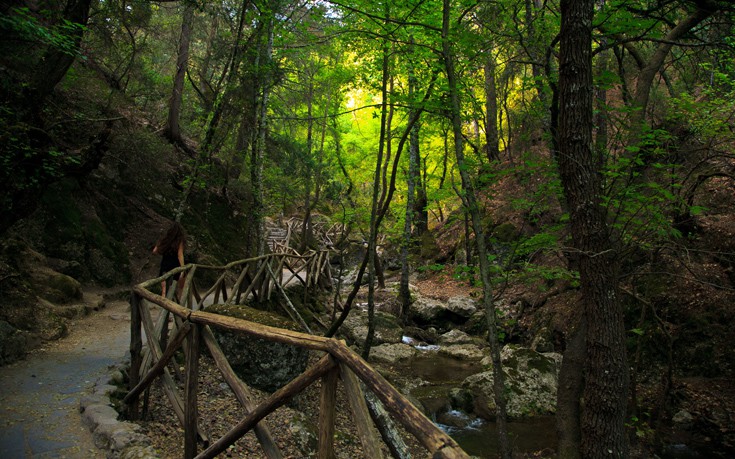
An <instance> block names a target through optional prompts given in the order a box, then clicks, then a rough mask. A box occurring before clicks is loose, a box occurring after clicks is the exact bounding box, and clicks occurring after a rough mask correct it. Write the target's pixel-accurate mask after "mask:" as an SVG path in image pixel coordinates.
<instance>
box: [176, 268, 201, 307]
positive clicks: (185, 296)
mask: <svg viewBox="0 0 735 459" xmlns="http://www.w3.org/2000/svg"><path fill="white" fill-rule="evenodd" d="M196 270H197V265H194V266H192V267H191V270H190V271H189V272H188V273H187V275H186V279H184V288H183V289H182V290H181V298H179V304H181V306H183V307H185V308H189V309H195V307H194V305H193V304H192V301H191V286H192V284H193V283H194V273H196Z"/></svg>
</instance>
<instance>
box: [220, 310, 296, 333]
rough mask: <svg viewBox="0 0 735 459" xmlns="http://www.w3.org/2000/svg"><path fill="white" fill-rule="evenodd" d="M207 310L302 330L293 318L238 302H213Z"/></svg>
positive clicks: (277, 326) (278, 326) (279, 326)
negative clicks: (238, 303)
mask: <svg viewBox="0 0 735 459" xmlns="http://www.w3.org/2000/svg"><path fill="white" fill-rule="evenodd" d="M207 312H211V313H213V314H220V315H223V316H228V317H235V318H238V319H243V320H247V321H250V322H256V323H259V324H262V325H267V326H269V327H276V328H285V329H287V330H293V331H301V330H300V329H299V327H298V326H297V325H296V324H295V323H294V322H293V321H292V320H291V319H288V318H286V317H284V316H281V315H279V314H276V313H273V312H269V311H263V310H260V309H255V308H252V307H250V306H243V305H237V304H234V305H233V304H227V305H225V304H213V305H211V306H209V307H207Z"/></svg>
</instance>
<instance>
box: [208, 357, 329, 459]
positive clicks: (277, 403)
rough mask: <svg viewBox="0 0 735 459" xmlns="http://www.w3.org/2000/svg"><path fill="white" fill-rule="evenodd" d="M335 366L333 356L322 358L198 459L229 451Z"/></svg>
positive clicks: (275, 393)
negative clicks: (238, 441)
mask: <svg viewBox="0 0 735 459" xmlns="http://www.w3.org/2000/svg"><path fill="white" fill-rule="evenodd" d="M335 365H336V363H335V361H334V359H332V357H331V356H329V355H325V356H324V357H322V358H321V359H320V360H319V361H318V362H317V363H316V364H314V365H313V366H311V367H310V368H308V369H307V370H306V371H305V372H303V373H302V374H301V375H300V376H298V377H297V378H295V379H294V380H292V381H291V382H290V383H288V384H286V385H285V386H283V387H281V388H280V389H278V390H277V391H275V392H274V393H273V394H271V396H270V397H268V398H267V399H266V400H265V401H264V402H263V403H261V404H260V405H258V406H257V407H256V408H255V409H254V410H253V411H252V412H251V413H250V414H248V415H247V416H245V418H244V419H243V420H242V421H240V422H239V423H237V425H236V426H235V427H233V428H232V429H230V431H229V432H227V433H226V434H225V435H224V436H222V438H220V439H219V440H217V441H216V442H214V443H213V444H212V445H211V446H210V447H209V448H207V449H206V450H204V451H202V452H201V454H199V455H198V456H197V457H196V459H208V458H212V457H215V456H216V455H217V454H219V453H221V452H222V451H224V450H225V449H227V447H229V446H230V445H231V444H233V443H234V442H236V441H237V440H238V439H240V438H241V437H242V436H243V435H245V434H246V433H247V432H248V431H249V430H250V429H252V428H253V426H254V425H255V424H257V423H258V422H259V421H260V420H261V419H263V418H264V417H266V416H268V415H269V414H270V413H272V412H273V411H275V410H276V409H278V408H279V407H281V406H283V405H284V404H286V403H287V402H288V401H289V400H291V399H292V398H293V397H294V396H296V395H298V394H299V393H300V392H301V391H303V390H304V389H306V388H307V387H308V386H309V385H311V384H312V383H313V382H314V381H316V380H317V379H319V378H321V377H322V376H324V375H325V374H327V372H329V371H330V370H331V369H332V368H334V366H335Z"/></svg>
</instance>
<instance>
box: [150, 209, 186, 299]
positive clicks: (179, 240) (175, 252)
mask: <svg viewBox="0 0 735 459" xmlns="http://www.w3.org/2000/svg"><path fill="white" fill-rule="evenodd" d="M185 246H186V233H184V228H183V227H182V226H181V224H180V223H179V222H174V223H173V225H171V227H170V228H169V229H168V231H167V232H166V235H164V236H163V237H162V238H161V239H159V241H158V242H156V246H155V247H153V253H155V254H157V255H161V256H162V257H163V258H161V268H160V269H159V270H158V275H159V276H163V275H164V274H166V273H167V272H169V271H171V270H172V269H175V268H178V267H179V266H184V248H185ZM179 274H181V273H176V274H174V276H173V277H174V279H175V280H176V282H177V284H176V293H177V294H179V293H181V287H182V285H183V281H184V277H183V276H180V275H179ZM166 285H167V281H166V280H164V281H162V282H161V295H163V296H164V297H165V296H166Z"/></svg>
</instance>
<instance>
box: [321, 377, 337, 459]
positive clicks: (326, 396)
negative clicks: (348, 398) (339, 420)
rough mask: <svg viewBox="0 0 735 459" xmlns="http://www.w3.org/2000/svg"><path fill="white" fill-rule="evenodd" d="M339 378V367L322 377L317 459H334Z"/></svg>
mask: <svg viewBox="0 0 735 459" xmlns="http://www.w3.org/2000/svg"><path fill="white" fill-rule="evenodd" d="M337 376H339V367H335V368H334V369H333V370H332V371H330V372H329V373H327V374H326V375H324V376H322V392H321V397H320V399H319V443H318V445H319V446H318V453H317V457H318V458H319V459H334V458H335V456H334V420H335V404H336V402H337Z"/></svg>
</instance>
